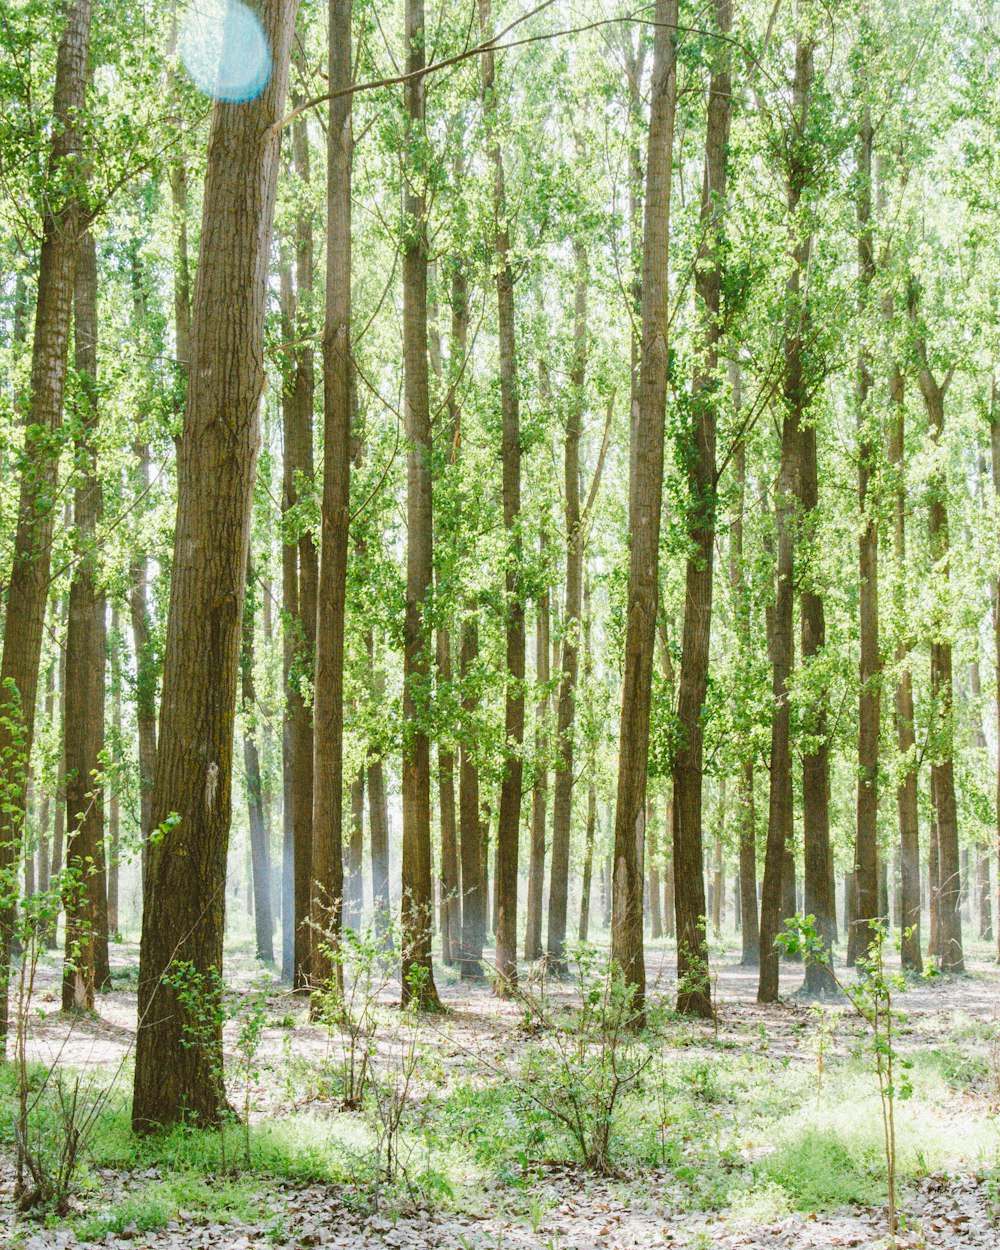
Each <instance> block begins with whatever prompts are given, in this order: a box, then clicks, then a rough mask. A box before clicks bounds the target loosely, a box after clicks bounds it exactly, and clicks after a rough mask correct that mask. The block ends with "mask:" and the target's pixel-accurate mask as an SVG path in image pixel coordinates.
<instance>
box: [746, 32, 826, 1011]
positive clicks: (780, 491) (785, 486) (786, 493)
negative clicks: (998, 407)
mask: <svg viewBox="0 0 1000 1250" xmlns="http://www.w3.org/2000/svg"><path fill="white" fill-rule="evenodd" d="M812 74H813V52H812V45H811V44H809V43H808V42H807V41H805V40H803V39H802V38H801V37H799V38H798V39H797V41H796V47H795V83H794V88H793V108H792V126H793V128H794V129H793V134H792V136H791V139H792V142H791V144H790V156H789V164H788V188H787V210H788V219H789V221H790V222H791V223H792V227H791V229H792V232H793V241H792V250H793V259H792V271H791V274H790V275H789V279H788V284H787V289H788V305H789V311H788V313H787V316H786V325H785V347H784V351H785V371H784V379H783V398H784V406H785V416H784V421H783V423H782V431H781V468H780V470H779V474H778V486H777V492H776V494H777V497H776V499H775V528H776V531H777V552H776V561H775V582H776V586H775V603H774V608H773V609H772V615H771V619H770V621H769V622H768V626H769V627H768V635H769V638H768V649H769V652H770V658H771V665H772V674H773V677H772V695H773V699H774V711H773V714H772V721H771V792H770V799H769V802H768V820H767V850H766V853H765V858H764V889H763V896H762V898H761V908H760V978H759V981H758V985H757V1001H758V1002H762V1003H771V1002H775V1001H776V1000H777V997H778V951H777V948H776V947H775V945H774V939H775V937H776V936H777V934H778V932H779V930H780V927H781V878H782V871H783V863H784V857H785V848H786V846H788V845H789V844H790V843H791V838H792V818H793V808H792V753H791V741H790V730H791V707H790V705H789V680H790V678H791V675H792V659H793V655H794V643H793V636H792V615H793V612H792V609H793V606H794V602H793V601H794V596H795V585H794V578H795V516H796V506H795V504H796V500H797V499H798V498H799V496H800V493H801V460H802V446H801V443H802V430H801V426H802V416H803V412H804V410H805V407H806V404H807V394H808V390H807V384H806V379H805V376H804V361H803V342H802V339H803V323H804V310H803V309H802V307H801V302H802V294H803V292H802V288H803V282H804V278H805V273H806V269H807V267H808V263H809V254H810V239H809V237H808V236H806V237H801V235H800V228H799V227H798V224H797V222H796V214H797V210H798V206H799V202H800V200H801V198H802V192H803V190H804V187H805V184H806V179H807V178H808V160H807V157H806V154H805V151H804V145H805V143H806V142H807V140H806V137H805V129H806V120H807V113H808V107H809V89H810V86H811V83H812Z"/></svg>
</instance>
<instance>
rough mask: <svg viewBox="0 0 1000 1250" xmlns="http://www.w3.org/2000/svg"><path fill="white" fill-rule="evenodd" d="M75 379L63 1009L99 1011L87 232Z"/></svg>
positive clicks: (101, 647) (91, 250)
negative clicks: (77, 397) (96, 1007)
mask: <svg viewBox="0 0 1000 1250" xmlns="http://www.w3.org/2000/svg"><path fill="white" fill-rule="evenodd" d="M74 311H75V317H74V334H75V338H76V345H75V346H76V372H77V376H78V379H79V386H80V409H81V411H80V412H79V414H78V419H79V432H78V434H77V435H76V439H75V452H76V462H77V463H76V469H77V473H78V474H79V477H78V479H77V484H76V490H75V492H74V501H73V522H74V526H75V544H74V549H75V555H76V563H75V565H74V568H73V577H72V580H71V582H70V591H69V626H68V628H67V631H66V711H65V718H66V719H65V735H66V738H65V742H66V811H67V827H68V830H69V837H68V839H67V842H66V866H67V868H68V869H69V871H70V880H69V881H68V882H67V885H66V888H65V890H64V891H63V903H64V906H65V909H66V961H65V964H64V967H63V982H62V1007H63V1011H91V1010H93V1007H94V991H95V989H100V990H104V989H107V988H108V986H109V985H110V983H111V969H110V967H109V965H108V895H107V872H106V869H105V857H104V789H103V786H101V785H100V784H99V778H100V776H101V773H102V772H103V771H104V769H103V764H102V760H101V754H102V752H103V750H104V694H105V690H104V669H105V659H106V655H107V640H106V637H105V633H106V629H105V596H104V590H103V588H102V585H101V579H100V572H99V569H98V567H97V550H96V542H97V528H98V526H99V525H100V523H101V514H102V511H103V500H104V495H103V490H102V486H101V477H100V473H99V472H98V466H97V450H96V447H95V438H96V435H97V427H98V422H99V420H100V410H99V407H98V392H97V251H96V248H95V246H94V236H93V235H92V234H91V233H90V231H89V230H87V231H85V232H84V234H83V235H82V236H81V237H80V241H79V244H78V251H77V262H76V284H75V293H74Z"/></svg>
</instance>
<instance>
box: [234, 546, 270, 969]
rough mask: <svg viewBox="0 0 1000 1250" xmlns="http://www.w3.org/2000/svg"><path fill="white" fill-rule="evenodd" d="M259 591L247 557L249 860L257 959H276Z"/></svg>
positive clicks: (243, 656)
mask: <svg viewBox="0 0 1000 1250" xmlns="http://www.w3.org/2000/svg"><path fill="white" fill-rule="evenodd" d="M256 609H257V587H256V575H255V572H254V564H253V553H252V552H250V553H249V554H248V555H247V593H246V598H245V600H244V603H243V642H242V649H241V651H240V695H241V698H242V704H243V706H242V709H241V710H242V713H243V718H244V726H243V768H244V772H245V774H246V787H247V813H248V816H249V819H250V859H251V864H252V867H253V918H254V933H255V937H256V942H257V958H258V959H262V960H264V961H265V962H266V963H271V962H272V961H273V959H274V935H273V930H274V921H273V918H272V915H271V847H270V845H269V833H270V831H269V829H268V827H267V821H266V819H265V816H264V787H263V782H262V780H261V770H260V751H259V750H258V748H257V738H256V733H257V686H256V681H255V679H254V671H253V670H254V659H255V647H254V618H255V616H256Z"/></svg>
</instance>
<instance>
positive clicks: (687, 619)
mask: <svg viewBox="0 0 1000 1250" xmlns="http://www.w3.org/2000/svg"><path fill="white" fill-rule="evenodd" d="M715 21H716V24H717V26H718V30H719V34H720V35H721V36H722V38H721V39H720V41H719V47H718V50H717V52H716V58H717V63H716V65H715V68H714V70H713V73H712V80H711V85H710V87H709V95H708V119H707V125H706V137H705V174H704V181H703V184H702V199H701V229H702V243H701V248H700V254H699V261H698V265H697V268H696V271H695V293H696V296H697V300H698V304H699V305H700V309H699V311H700V320H701V324H700V327H699V343H698V354H697V358H696V365H695V377H694V379H693V382H692V397H691V428H690V429H689V430H687V431H685V435H684V441H683V446H682V453H681V454H682V457H683V459H684V461H685V467H686V469H687V482H688V505H687V506H688V515H687V533H688V538H689V541H690V549H689V555H688V559H687V568H686V573H685V588H684V628H683V634H682V641H681V672H680V683H679V688H678V698H677V719H678V745H677V749H676V753H675V755H674V766H673V773H674V828H673V840H674V906H675V908H676V913H677V981H678V986H679V988H678V993H677V1010H678V1011H682V1012H685V1013H687V1014H689V1015H694V1016H701V1017H703V1018H705V1019H708V1018H711V1016H712V996H711V987H710V985H709V982H708V946H707V941H706V934H705V927H704V916H705V885H704V878H703V875H702V802H703V787H704V736H703V730H702V715H703V712H704V706H705V696H706V693H707V690H708V663H709V660H708V652H709V642H710V638H711V631H712V588H713V573H714V556H715V520H716V486H717V478H718V473H717V468H716V461H715V442H716V422H717V417H718V399H719V377H718V364H719V340H720V338H721V337H722V333H723V327H722V323H721V321H720V316H719V313H720V307H721V299H722V279H723V265H724V254H725V253H724V238H723V230H722V215H723V212H724V207H725V200H726V159H727V149H728V143H729V117H730V108H731V79H730V74H729V60H728V58H729V55H730V53H729V47H728V44H727V43H726V42H725V40H726V37H727V36H728V34H729V32H730V30H731V29H732V22H733V12H732V6H731V4H730V0H716V3H715Z"/></svg>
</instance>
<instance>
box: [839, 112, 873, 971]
mask: <svg viewBox="0 0 1000 1250" xmlns="http://www.w3.org/2000/svg"><path fill="white" fill-rule="evenodd" d="M872 135H873V131H872V123H871V117H870V115H869V112H868V108H867V105H866V106H865V109H864V115H863V117H862V120H861V133H860V145H859V159H858V176H859V191H858V209H857V213H858V277H859V283H860V288H861V295H860V305H861V308H860V311H861V313H862V315H864V313H865V311H866V309H867V306H868V302H869V299H870V291H871V286H872V283H873V281H874V278H875V256H874V252H873V250H872V227H871V184H872ZM870 390H871V365H870V352H869V351H868V348H867V345H866V344H863V345H862V347H861V350H860V352H859V355H858V398H857V404H858V413H857V419H858V509H859V512H860V514H861V524H862V528H861V533H860V534H859V536H858V634H859V638H860V643H861V648H860V650H861V657H860V668H859V673H858V676H859V689H860V696H859V707H858V794H857V841H856V843H855V851H854V870H855V872H856V873H857V882H858V915H857V918H856V920H855V923H854V924H853V925H852V926H851V928H850V930H849V932H848V937H847V962H848V964H854V963H856V962H857V960H858V958H859V957H863V956H864V955H865V954H866V952H867V951H868V947H869V946H870V945H871V942H872V939H873V937H874V936H875V934H874V929H873V927H872V925H873V921H874V920H875V918H876V917H877V916H878V915H879V907H878V754H879V723H880V706H881V704H880V698H879V680H880V670H881V664H880V661H879V638H878V629H879V623H878V505H877V501H873V500H871V499H869V490H870V485H869V483H870V480H871V475H872V470H873V468H875V457H876V443H875V440H874V438H873V431H872V428H871V426H872V414H871V413H870V412H869V411H868V396H869V392H870Z"/></svg>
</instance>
